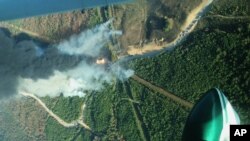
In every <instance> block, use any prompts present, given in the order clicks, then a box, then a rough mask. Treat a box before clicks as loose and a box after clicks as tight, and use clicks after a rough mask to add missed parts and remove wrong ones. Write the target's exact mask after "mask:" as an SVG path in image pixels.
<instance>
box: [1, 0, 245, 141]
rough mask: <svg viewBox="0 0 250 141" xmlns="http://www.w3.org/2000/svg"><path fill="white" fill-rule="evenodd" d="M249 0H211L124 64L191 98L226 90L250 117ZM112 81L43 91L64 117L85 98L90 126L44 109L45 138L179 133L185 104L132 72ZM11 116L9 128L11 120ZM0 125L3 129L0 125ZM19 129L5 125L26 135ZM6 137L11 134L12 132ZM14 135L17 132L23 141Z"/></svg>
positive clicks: (161, 140) (155, 139)
mask: <svg viewBox="0 0 250 141" xmlns="http://www.w3.org/2000/svg"><path fill="white" fill-rule="evenodd" d="M249 5H250V1H249V0H214V2H213V4H212V6H211V7H209V8H210V9H208V10H209V11H208V12H207V14H205V15H204V16H203V17H202V19H201V20H200V21H199V23H198V25H197V27H196V29H195V30H194V31H193V32H192V33H191V34H190V35H188V37H187V38H186V39H185V40H184V41H182V42H181V43H180V44H179V45H178V46H176V47H175V49H174V50H172V51H169V52H162V53H160V54H158V55H156V56H154V57H152V56H151V57H144V58H140V59H135V60H130V61H129V62H126V63H127V64H128V66H129V67H130V68H131V69H134V70H135V74H136V75H138V76H139V77H141V78H143V79H145V80H147V81H148V82H150V83H151V84H154V85H155V86H158V87H161V88H163V89H164V90H167V91H168V92H170V93H172V94H175V95H177V96H179V97H181V98H182V99H184V100H187V101H189V102H192V103H193V104H195V103H196V102H197V101H198V100H199V99H200V97H201V96H202V95H203V94H204V93H205V92H206V91H208V90H209V89H211V88H214V87H217V88H219V89H221V90H222V91H223V92H224V93H225V95H226V96H227V98H228V99H229V101H230V102H231V104H232V105H233V107H234V108H235V110H236V112H237V113H238V114H239V116H240V119H241V122H242V124H249V123H250V111H249V107H250V89H249V88H250V17H249V15H250V7H249ZM94 15H97V13H96V12H93V13H92V16H90V18H89V19H90V20H89V26H92V25H94V24H96V23H98V22H99V21H100V19H98V18H96V17H95V16H94ZM114 82H115V83H114V84H113V85H109V84H106V85H105V89H103V90H101V91H89V92H87V94H86V96H85V97H84V98H80V97H67V98H65V97H63V96H59V97H55V98H49V97H43V98H41V100H42V101H44V102H45V103H46V105H47V106H48V108H49V109H51V110H52V111H53V112H54V113H55V114H57V115H58V116H60V117H61V118H62V119H63V120H65V121H67V122H71V121H73V120H76V119H77V118H78V117H79V116H80V114H81V105H82V104H83V103H85V104H86V108H85V110H84V113H83V115H84V121H85V122H86V123H87V125H89V126H90V127H91V129H92V131H91V132H90V131H88V130H85V129H84V128H82V127H80V126H78V127H73V128H65V127H63V126H62V125H60V124H59V123H58V122H57V121H55V120H54V119H53V118H52V117H50V116H48V117H47V119H46V127H45V134H46V140H49V141H92V140H95V141H99V140H104V141H106V140H110V141H114V140H121V141H123V140H126V141H140V140H142V141H150V140H152V141H166V140H170V141H178V140H181V136H182V131H183V128H184V125H185V122H186V119H187V116H188V114H189V112H190V109H187V108H184V107H183V106H182V105H180V104H178V103H176V102H174V101H172V100H171V99H169V98H168V97H165V96H164V95H161V94H159V93H157V92H155V91H153V90H151V89H149V88H148V87H145V86H144V85H141V84H140V83H138V82H137V81H136V80H134V79H132V78H130V79H129V80H127V81H124V82H121V81H119V80H114ZM10 117H12V116H11V115H6V116H5V117H4V118H6V119H8V120H7V121H10V120H12V118H10ZM10 123H12V124H13V127H15V126H16V125H17V123H15V122H10ZM12 124H11V125H12ZM0 127H1V126H0ZM2 127H3V128H4V129H5V124H2ZM17 127H18V126H17ZM17 129H18V130H17ZM17 129H15V130H14V129H12V128H11V129H8V131H14V132H16V134H25V133H23V132H24V131H22V130H19V128H17ZM4 131H5V130H4ZM6 133H7V128H6ZM9 133H10V132H9ZM8 136H10V138H11V134H8ZM13 138H15V137H13ZM20 138H21V139H19V137H16V138H15V139H18V140H26V138H25V137H22V136H20ZM0 139H1V136H0Z"/></svg>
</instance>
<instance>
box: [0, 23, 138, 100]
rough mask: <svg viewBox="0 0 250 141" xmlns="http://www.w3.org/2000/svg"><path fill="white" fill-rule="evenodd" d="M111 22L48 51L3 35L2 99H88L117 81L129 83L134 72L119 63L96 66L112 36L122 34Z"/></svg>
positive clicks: (0, 55) (0, 47) (0, 50)
mask: <svg viewBox="0 0 250 141" xmlns="http://www.w3.org/2000/svg"><path fill="white" fill-rule="evenodd" d="M110 22H111V21H108V22H106V23H104V24H101V25H99V26H97V27H95V28H94V29H91V30H87V31H84V32H82V33H80V34H79V35H74V36H72V37H71V38H70V39H69V40H65V41H63V42H61V43H59V44H58V45H54V46H53V47H47V48H46V49H44V48H41V47H38V46H37V45H36V44H35V43H33V42H31V41H21V42H18V43H17V42H15V41H14V39H12V38H10V37H8V36H6V35H5V34H4V33H3V32H1V31H0V78H1V81H0V98H2V97H7V96H11V95H14V94H17V93H18V92H19V91H27V92H30V93H34V94H36V95H38V96H51V97H54V96H59V95H60V94H63V95H64V96H84V95H85V92H86V91H89V90H95V91H98V90H101V89H102V88H103V84H104V83H108V84H112V82H113V80H114V79H116V78H118V79H120V80H122V81H123V80H126V79H128V78H129V77H130V76H132V75H133V71H132V70H126V69H123V68H122V67H121V66H120V65H118V64H116V63H114V64H112V63H108V64H106V65H98V64H96V63H95V62H96V59H97V57H99V56H100V55H101V54H102V49H103V48H105V45H106V44H107V43H108V42H109V41H110V37H111V35H120V34H121V32H120V31H114V30H111V29H110V28H109V24H110ZM107 66H108V67H107Z"/></svg>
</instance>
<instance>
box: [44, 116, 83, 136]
mask: <svg viewBox="0 0 250 141" xmlns="http://www.w3.org/2000/svg"><path fill="white" fill-rule="evenodd" d="M77 131H78V130H77V128H65V127H63V126H62V125H60V124H59V123H58V122H57V121H55V120H54V119H53V118H51V117H50V118H49V119H48V121H47V125H46V129H45V132H46V138H47V140H48V141H69V140H71V139H72V138H73V137H74V136H76V135H77Z"/></svg>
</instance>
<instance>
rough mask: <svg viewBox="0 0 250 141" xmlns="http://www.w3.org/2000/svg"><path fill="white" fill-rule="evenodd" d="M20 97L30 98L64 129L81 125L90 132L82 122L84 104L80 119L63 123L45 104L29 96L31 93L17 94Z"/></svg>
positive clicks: (22, 92) (31, 95) (32, 95)
mask: <svg viewBox="0 0 250 141" xmlns="http://www.w3.org/2000/svg"><path fill="white" fill-rule="evenodd" d="M19 93H20V94H21V95H23V96H25V97H31V98H33V99H35V100H36V101H37V102H38V103H39V104H40V105H41V106H42V107H43V108H44V110H45V111H46V112H47V113H48V114H49V115H50V116H51V117H53V118H54V119H55V120H56V121H57V122H58V123H59V124H61V125H62V126H64V127H66V128H70V127H76V126H78V125H81V126H82V127H83V128H85V129H87V130H89V131H92V130H91V128H90V127H89V126H88V125H87V124H85V123H84V122H83V110H84V108H85V104H83V105H82V107H81V112H82V113H80V117H79V118H78V119H77V120H74V121H72V122H70V123H68V122H66V121H64V120H63V119H61V118H60V117H59V116H58V115H56V114H54V113H53V112H52V111H51V110H50V109H49V108H48V107H47V106H46V105H45V103H44V102H43V101H42V100H40V99H39V98H38V97H37V96H35V95H34V94H31V93H28V92H24V91H21V92H19Z"/></svg>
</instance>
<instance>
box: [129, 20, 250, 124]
mask: <svg viewBox="0 0 250 141" xmlns="http://www.w3.org/2000/svg"><path fill="white" fill-rule="evenodd" d="M247 25H248V24H247V23H245V22H234V23H233V24H230V26H229V25H225V23H222V24H221V25H217V26H216V25H213V26H212V27H209V26H208V27H207V28H209V29H210V31H207V32H206V31H205V29H201V30H199V31H196V32H194V33H192V34H191V35H189V37H188V38H187V39H186V41H185V42H183V44H182V45H180V46H178V47H176V49H175V50H174V51H172V52H170V53H165V54H161V55H158V56H156V57H155V58H145V59H139V60H135V61H134V63H135V64H134V65H133V66H135V70H136V72H137V74H138V75H139V76H141V77H143V78H145V79H146V80H148V81H150V82H153V83H155V84H156V85H158V86H161V87H163V88H165V89H167V90H168V91H170V92H172V93H174V94H176V95H178V96H180V97H182V98H184V99H186V100H188V101H191V102H196V101H197V100H198V99H199V98H200V97H201V95H202V93H204V92H206V91H207V90H208V89H210V88H213V87H218V88H220V89H222V91H223V92H225V94H226V95H227V96H228V98H229V100H230V101H231V102H232V104H233V105H234V106H235V107H236V110H237V111H238V112H239V114H240V117H241V120H242V121H243V123H250V120H249V115H250V111H249V110H248V108H247V107H249V106H250V95H249V93H250V91H249V88H250V83H249V82H250V74H249V70H250V61H249V58H250V48H249V45H250V33H249V31H247V30H245V29H247ZM215 27H216V28H217V29H219V31H217V30H214V28H215ZM227 27H228V28H227ZM229 27H231V28H229ZM236 27H241V28H243V29H244V30H242V31H237V30H234V29H235V28H236ZM236 29H237V28H236ZM225 31H226V32H225Z"/></svg>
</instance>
